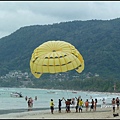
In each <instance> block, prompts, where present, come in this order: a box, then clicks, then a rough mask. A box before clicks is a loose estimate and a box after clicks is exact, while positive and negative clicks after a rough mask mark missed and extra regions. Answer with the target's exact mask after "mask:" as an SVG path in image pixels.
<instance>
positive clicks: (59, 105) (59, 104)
mask: <svg viewBox="0 0 120 120" xmlns="http://www.w3.org/2000/svg"><path fill="white" fill-rule="evenodd" d="M62 100H63V98H62V99H59V101H58V110H59V113H61V106H62V103H61V101H62Z"/></svg>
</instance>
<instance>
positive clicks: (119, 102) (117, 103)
mask: <svg viewBox="0 0 120 120" xmlns="http://www.w3.org/2000/svg"><path fill="white" fill-rule="evenodd" d="M119 104H120V100H119V98H118V97H117V98H116V105H117V110H119Z"/></svg>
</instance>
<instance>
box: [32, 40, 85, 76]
mask: <svg viewBox="0 0 120 120" xmlns="http://www.w3.org/2000/svg"><path fill="white" fill-rule="evenodd" d="M30 69H31V73H32V74H33V75H34V76H35V77H36V78H40V76H41V75H42V74H43V73H59V72H67V71H69V70H73V69H75V70H76V71H77V72H78V73H81V72H82V71H83V70H84V60H83V57H82V55H81V54H80V53H79V51H78V50H77V49H76V48H75V47H74V46H73V45H71V44H70V43H68V42H65V41H60V40H57V41H55V40H51V41H47V42H44V43H43V44H41V45H39V46H38V47H37V48H35V49H34V51H33V53H32V56H31V59H30Z"/></svg>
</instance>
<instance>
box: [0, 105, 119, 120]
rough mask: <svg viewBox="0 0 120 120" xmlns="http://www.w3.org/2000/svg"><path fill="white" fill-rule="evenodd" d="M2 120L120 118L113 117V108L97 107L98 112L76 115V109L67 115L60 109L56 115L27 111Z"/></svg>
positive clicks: (48, 111)
mask: <svg viewBox="0 0 120 120" xmlns="http://www.w3.org/2000/svg"><path fill="white" fill-rule="evenodd" d="M119 112H120V110H117V109H116V112H115V113H119ZM0 118H2V119H120V116H116V117H113V111H112V107H106V108H105V107H103V108H101V107H97V110H96V111H93V110H91V111H90V110H88V111H86V110H85V108H83V112H82V113H79V112H78V113H76V112H75V108H71V112H70V113H66V111H65V109H62V112H61V113H59V112H58V109H55V110H54V113H53V114H51V113H50V109H48V110H38V111H26V112H20V113H10V114H2V115H0Z"/></svg>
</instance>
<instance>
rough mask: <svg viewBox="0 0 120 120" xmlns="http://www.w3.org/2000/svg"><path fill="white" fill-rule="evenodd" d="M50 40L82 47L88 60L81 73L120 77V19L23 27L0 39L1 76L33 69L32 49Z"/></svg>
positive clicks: (81, 50)
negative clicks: (30, 62) (31, 62)
mask: <svg viewBox="0 0 120 120" xmlns="http://www.w3.org/2000/svg"><path fill="white" fill-rule="evenodd" d="M49 40H63V41H66V42H69V43H71V44H72V45H74V46H75V47H76V48H77V49H78V50H79V52H80V53H81V54H82V56H83V58H84V61H85V69H84V71H83V72H82V73H81V74H80V75H84V74H87V73H89V72H90V73H92V74H95V73H97V74H99V75H100V76H101V77H103V78H111V77H112V78H115V79H119V78H120V76H119V72H120V19H119V18H117V19H113V20H87V21H70V22H61V23H55V24H52V25H32V26H24V27H21V28H20V29H18V30H16V31H15V32H13V33H11V34H10V35H9V36H6V37H3V38H1V39H0V66H1V67H0V76H2V75H5V74H7V73H8V72H9V71H12V70H21V71H27V72H30V66H29V61H30V58H31V55H32V52H33V50H34V49H35V48H36V47H38V46H39V45H40V44H42V43H43V42H46V41H49ZM72 73H73V74H74V73H75V72H74V71H73V72H72ZM70 74H71V71H70ZM76 74H77V73H76ZM44 76H45V75H43V77H44Z"/></svg>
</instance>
